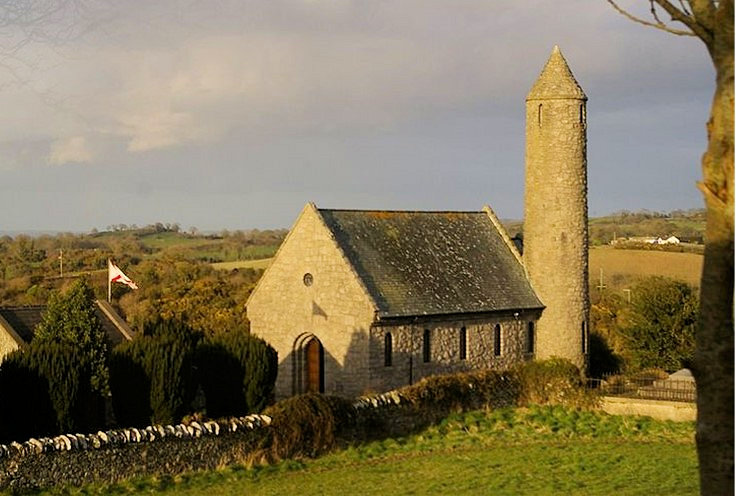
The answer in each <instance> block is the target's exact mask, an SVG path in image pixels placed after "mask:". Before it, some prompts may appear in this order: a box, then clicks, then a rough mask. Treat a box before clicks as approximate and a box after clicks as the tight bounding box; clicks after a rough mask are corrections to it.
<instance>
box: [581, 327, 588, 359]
mask: <svg viewBox="0 0 736 496" xmlns="http://www.w3.org/2000/svg"><path fill="white" fill-rule="evenodd" d="M586 330H587V329H586V325H585V321H583V325H582V335H581V343H582V345H583V354H585V352H586V351H587V349H586V345H587V344H588V343H587V341H588V340H587V337H588V336H587V332H585V331H586Z"/></svg>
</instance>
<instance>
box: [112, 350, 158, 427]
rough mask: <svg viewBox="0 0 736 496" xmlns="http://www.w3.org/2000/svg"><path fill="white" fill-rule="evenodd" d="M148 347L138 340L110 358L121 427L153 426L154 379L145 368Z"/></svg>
mask: <svg viewBox="0 0 736 496" xmlns="http://www.w3.org/2000/svg"><path fill="white" fill-rule="evenodd" d="M144 347H145V346H144V345H141V344H139V343H138V341H137V340H135V341H132V342H124V343H121V344H120V345H118V346H117V347H115V348H114V349H113V350H112V353H111V354H110V389H111V390H112V407H113V411H114V412H115V420H116V422H117V424H118V425H125V426H143V425H147V424H149V423H150V422H151V417H152V414H153V412H152V410H151V378H150V376H149V375H148V374H147V373H146V369H145V366H144V364H145V356H144Z"/></svg>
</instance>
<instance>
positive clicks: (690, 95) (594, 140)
mask: <svg viewBox="0 0 736 496" xmlns="http://www.w3.org/2000/svg"><path fill="white" fill-rule="evenodd" d="M60 2H61V0H43V1H41V2H38V3H39V4H41V5H51V6H54V5H56V4H59V3H60ZM621 4H622V5H623V6H628V7H629V8H631V10H632V11H633V12H636V13H640V14H641V15H642V16H643V17H646V16H647V8H648V5H649V2H645V1H643V0H630V1H625V0H624V1H622V2H621ZM64 5H65V7H63V8H61V9H58V10H53V11H51V13H49V14H48V15H47V16H45V17H44V19H48V20H46V21H44V22H43V23H41V25H34V24H33V23H30V24H23V23H21V22H18V21H14V20H10V22H5V21H6V20H7V12H6V11H5V10H3V8H2V7H0V109H2V111H1V112H0V231H31V230H36V231H74V232H86V231H89V230H91V229H92V228H97V229H100V230H102V229H105V228H106V227H107V226H110V225H114V224H120V223H124V224H128V225H131V224H137V225H139V226H143V225H146V224H150V223H155V222H164V223H165V222H171V223H173V222H176V223H179V224H180V226H181V227H182V228H183V229H189V228H190V227H197V228H198V229H199V230H201V231H204V230H220V229H250V228H258V229H265V228H286V227H289V226H290V225H291V224H292V223H293V222H294V220H295V219H296V217H297V215H298V213H299V212H300V210H301V209H302V208H303V206H304V204H305V203H307V202H309V201H313V202H315V203H316V204H317V206H319V207H324V208H360V209H400V210H479V209H480V208H481V207H482V206H483V205H485V204H488V205H490V206H491V207H492V208H493V209H494V210H495V211H496V213H497V215H498V216H499V217H501V218H505V219H521V218H522V217H523V208H524V201H523V198H524V125H525V124H524V104H525V103H524V102H525V97H526V94H527V92H528V91H529V89H530V88H531V86H532V84H533V83H534V81H535V79H536V78H537V76H538V75H539V73H540V71H541V69H542V67H543V66H544V63H545V62H546V60H547V58H548V57H549V54H550V52H551V50H552V48H553V46H554V45H556V44H557V45H559V46H560V48H561V50H562V52H563V54H564V55H565V57H566V59H567V61H568V63H569V65H570V67H571V69H572V71H573V73H574V74H575V77H576V79H577V80H578V82H579V83H580V85H581V86H582V88H583V89H584V90H585V92H586V94H587V96H588V99H589V100H588V111H587V116H588V180H589V213H590V215H591V216H600V215H605V214H609V213H612V212H615V211H619V210H623V209H626V210H639V209H649V210H654V211H669V210H672V209H689V208H700V207H701V206H702V200H701V197H700V194H699V193H698V191H697V189H696V186H695V183H696V181H697V180H698V178H699V177H700V165H699V164H700V156H701V154H702V153H703V151H704V150H705V145H706V135H705V122H706V120H707V118H708V114H709V106H710V101H711V98H712V94H713V87H714V82H713V80H714V73H713V68H712V65H711V63H710V60H709V58H708V55H707V52H706V50H705V48H704V46H703V44H702V43H701V42H700V41H699V40H698V39H696V38H692V37H680V36H674V35H671V34H667V33H664V32H662V31H658V30H655V29H652V28H647V27H644V26H641V25H638V24H635V23H633V22H631V21H629V20H627V19H625V18H624V17H622V16H621V15H619V14H617V13H616V12H615V11H614V10H613V9H612V8H611V6H610V5H609V4H608V3H607V2H606V1H605V0H560V1H557V2H550V1H548V0H547V1H545V0H524V1H519V0H484V1H480V0H478V1H475V0H393V1H373V0H290V1H287V0H260V1H245V0H207V1H204V0H186V1H185V0H157V1H156V2H150V1H148V0H145V1H144V0H117V1H115V2H112V1H109V2H108V0H86V1H82V0H71V4H70V5H71V6H72V7H74V8H70V7H69V6H68V5H67V4H64Z"/></svg>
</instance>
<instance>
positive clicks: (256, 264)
mask: <svg viewBox="0 0 736 496" xmlns="http://www.w3.org/2000/svg"><path fill="white" fill-rule="evenodd" d="M271 260H273V258H258V259H256V260H236V261H235V262H215V263H213V264H210V265H212V267H213V268H215V269H217V270H233V269H266V268H267V267H268V266H269V265H271Z"/></svg>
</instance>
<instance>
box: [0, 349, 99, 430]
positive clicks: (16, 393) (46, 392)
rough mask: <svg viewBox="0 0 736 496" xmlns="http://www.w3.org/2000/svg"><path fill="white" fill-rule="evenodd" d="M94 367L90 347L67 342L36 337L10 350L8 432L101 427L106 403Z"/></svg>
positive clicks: (0, 373) (2, 374) (3, 376)
mask: <svg viewBox="0 0 736 496" xmlns="http://www.w3.org/2000/svg"><path fill="white" fill-rule="evenodd" d="M94 371H95V364H94V363H92V362H91V361H90V360H89V356H88V355H87V354H86V353H85V351H84V350H81V349H79V348H78V347H75V346H72V345H69V344H67V343H55V342H43V341H42V342H33V343H31V345H30V347H28V348H27V349H25V350H20V351H17V352H15V353H13V354H12V355H10V356H8V357H7V358H6V359H5V360H4V361H3V364H2V366H1V367H0V394H2V398H3V402H2V403H3V407H2V410H3V415H2V416H3V425H7V426H8V429H9V431H8V434H9V436H4V437H15V438H19V437H20V438H23V437H29V436H31V435H33V436H41V435H51V434H58V433H63V432H80V431H87V432H89V431H94V430H97V429H99V428H101V427H102V426H103V425H104V423H105V403H104V397H103V396H102V395H101V394H100V392H99V391H97V390H95V388H94V386H93V384H92V377H93V374H94ZM6 422H9V423H8V424H6ZM16 425H17V428H16Z"/></svg>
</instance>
